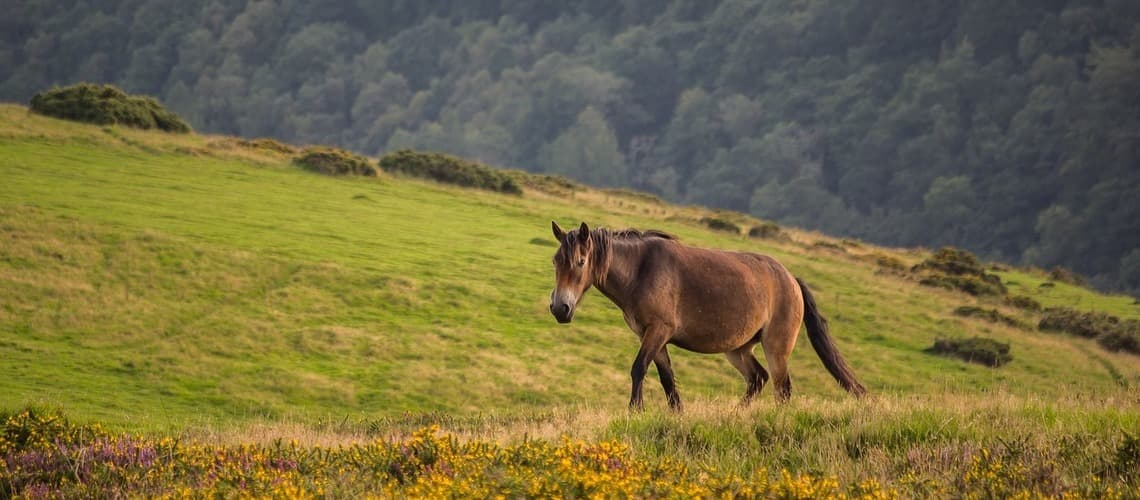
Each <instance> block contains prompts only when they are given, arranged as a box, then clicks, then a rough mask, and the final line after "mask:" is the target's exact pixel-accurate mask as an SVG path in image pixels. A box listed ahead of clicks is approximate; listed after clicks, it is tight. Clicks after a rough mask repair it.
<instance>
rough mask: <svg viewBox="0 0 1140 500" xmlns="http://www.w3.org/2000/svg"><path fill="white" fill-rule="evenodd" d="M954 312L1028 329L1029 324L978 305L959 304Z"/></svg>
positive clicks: (959, 314)
mask: <svg viewBox="0 0 1140 500" xmlns="http://www.w3.org/2000/svg"><path fill="white" fill-rule="evenodd" d="M954 314H956V315H958V316H963V317H967V318H981V319H984V320H986V321H989V322H990V323H1002V324H1005V325H1009V326H1012V327H1014V328H1020V329H1022V330H1028V329H1029V325H1027V324H1025V322H1023V321H1021V320H1019V319H1017V318H1014V317H1012V316H1008V315H1006V314H1002V312H1001V311H998V310H997V309H986V308H984V307H978V306H961V307H959V308H957V309H955V310H954Z"/></svg>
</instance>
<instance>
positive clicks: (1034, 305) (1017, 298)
mask: <svg viewBox="0 0 1140 500" xmlns="http://www.w3.org/2000/svg"><path fill="white" fill-rule="evenodd" d="M1003 302H1005V303H1006V304H1008V305H1011V306H1013V307H1016V308H1018V309H1025V310H1026V311H1040V310H1041V303H1040V302H1037V301H1036V300H1033V298H1032V297H1026V296H1024V295H1011V296H1009V297H1006V298H1005V299H1004V300H1003Z"/></svg>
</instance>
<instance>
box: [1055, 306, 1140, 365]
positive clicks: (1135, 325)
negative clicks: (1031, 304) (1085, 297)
mask: <svg viewBox="0 0 1140 500" xmlns="http://www.w3.org/2000/svg"><path fill="white" fill-rule="evenodd" d="M1037 328H1038V329H1039V330H1041V331H1045V332H1065V333H1068V334H1070V335H1076V336H1078V337H1084V338H1090V339H1096V341H1097V343H1099V344H1100V345H1101V346H1102V347H1104V348H1105V349H1108V350H1110V351H1125V352H1130V353H1132V354H1140V320H1134V319H1132V320H1127V321H1121V319H1120V318H1117V317H1116V316H1112V315H1109V314H1105V313H1098V312H1083V311H1078V310H1076V309H1071V308H1068V307H1050V308H1048V309H1045V312H1044V313H1043V314H1042V317H1041V321H1040V322H1038V323H1037Z"/></svg>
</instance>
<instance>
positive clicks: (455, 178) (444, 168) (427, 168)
mask: <svg viewBox="0 0 1140 500" xmlns="http://www.w3.org/2000/svg"><path fill="white" fill-rule="evenodd" d="M380 168H382V169H384V170H385V171H387V172H396V173H401V174H406V175H411V176H414V177H422V178H425V179H432V180H436V181H439V182H445V183H448V184H456V185H459V186H464V187H473V188H479V189H487V190H491V191H498V192H500V193H508V194H522V189H521V188H520V187H519V185H518V183H517V182H515V179H514V178H513V177H511V176H510V175H509V174H507V173H505V172H502V171H499V170H497V169H494V168H491V167H489V166H487V165H483V164H480V163H476V162H473V161H468V160H464V159H462V158H458V157H455V156H451V155H446V154H442V153H421V152H418V151H412V150H410V149H402V150H399V151H396V152H394V153H388V154H386V155H384V157H383V158H381V159H380Z"/></svg>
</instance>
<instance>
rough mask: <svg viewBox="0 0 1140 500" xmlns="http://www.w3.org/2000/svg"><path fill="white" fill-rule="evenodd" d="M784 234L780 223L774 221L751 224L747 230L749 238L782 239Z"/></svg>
mask: <svg viewBox="0 0 1140 500" xmlns="http://www.w3.org/2000/svg"><path fill="white" fill-rule="evenodd" d="M784 236H785V235H784V233H783V231H782V230H781V229H780V225H779V224H776V223H775V222H765V223H763V224H759V225H756V226H752V228H750V229H749V230H748V237H750V238H763V239H782V238H784Z"/></svg>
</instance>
